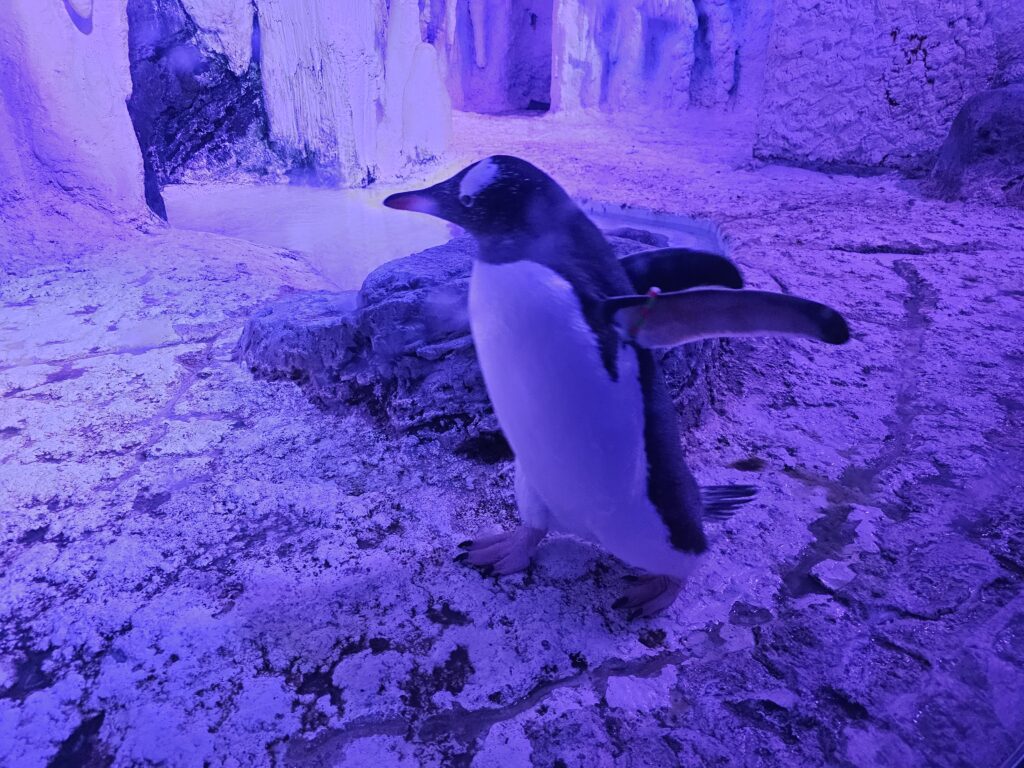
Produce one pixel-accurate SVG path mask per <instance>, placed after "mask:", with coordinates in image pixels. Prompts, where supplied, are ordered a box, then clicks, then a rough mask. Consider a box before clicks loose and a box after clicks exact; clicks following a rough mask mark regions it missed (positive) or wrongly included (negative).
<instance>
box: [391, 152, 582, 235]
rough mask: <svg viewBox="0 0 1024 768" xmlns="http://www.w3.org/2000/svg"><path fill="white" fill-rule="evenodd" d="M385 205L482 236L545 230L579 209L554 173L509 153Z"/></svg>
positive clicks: (401, 196)
mask: <svg viewBox="0 0 1024 768" xmlns="http://www.w3.org/2000/svg"><path fill="white" fill-rule="evenodd" d="M384 205H386V206H387V207H388V208H396V209H398V210H401V211H417V212H419V213H428V214H430V215H431V216H437V217H438V218H441V219H445V220H446V221H450V222H451V223H453V224H457V225H458V226H460V227H462V228H463V229H465V230H467V231H468V232H469V233H470V234H473V235H476V236H477V237H502V236H508V235H516V234H521V233H530V232H540V231H542V230H544V229H547V228H548V227H550V226H551V224H552V222H553V221H557V220H558V218H559V217H560V216H561V215H569V214H571V213H573V212H574V211H576V210H577V208H576V205H575V204H574V203H573V202H572V200H571V199H570V198H569V196H568V195H567V194H566V193H565V190H563V189H562V188H561V187H560V186H558V184H557V183H556V182H555V181H554V180H553V179H552V178H551V177H550V176H548V175H547V174H546V173H544V172H543V171H542V170H540V169H539V168H537V167H536V166H534V165H531V164H530V163H528V162H526V161H525V160H520V159H519V158H518V157H511V156H510V155H492V156H491V157H487V158H484V159H483V160H481V161H479V162H477V163H473V165H470V166H468V167H466V168H463V169H462V170H461V171H459V172H458V173H456V174H455V175H454V176H452V177H451V178H450V179H446V180H445V181H442V182H440V183H438V184H435V185H434V186H432V187H427V188H426V189H417V190H414V191H411V192H399V193H397V194H394V195H391V196H390V197H388V198H387V199H386V200H384Z"/></svg>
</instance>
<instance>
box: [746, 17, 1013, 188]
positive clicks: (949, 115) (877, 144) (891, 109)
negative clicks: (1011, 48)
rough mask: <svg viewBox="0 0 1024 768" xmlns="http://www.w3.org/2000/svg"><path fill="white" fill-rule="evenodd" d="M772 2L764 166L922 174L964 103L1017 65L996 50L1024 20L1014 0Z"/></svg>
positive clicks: (761, 121)
mask: <svg viewBox="0 0 1024 768" xmlns="http://www.w3.org/2000/svg"><path fill="white" fill-rule="evenodd" d="M773 5H774V11H773V13H774V18H773V21H772V26H771V31H770V36H769V44H768V56H767V62H766V68H765V81H764V92H763V97H762V100H761V103H760V107H759V109H758V129H757V141H756V147H755V153H756V154H757V155H758V156H759V157H762V158H764V159H769V160H782V161H789V162H796V163H800V164H810V165H821V166H840V167H842V166H866V167H873V166H888V167H896V168H902V169H908V170H916V169H923V168H925V167H928V166H929V164H930V163H931V161H932V160H933V158H934V154H935V152H936V150H937V149H938V147H939V145H940V144H941V143H942V140H943V138H944V137H945V135H946V132H947V131H948V129H949V126H950V124H951V123H952V121H953V118H954V117H955V116H956V114H957V111H958V110H959V109H960V107H962V106H963V104H964V103H965V102H966V101H967V99H968V98H970V97H971V96H972V95H973V94H975V93H977V92H979V91H982V90H985V89H986V88H988V87H989V86H990V85H991V84H992V83H993V82H994V81H996V80H997V79H998V78H999V73H1000V71H1002V72H1004V73H1005V75H1007V76H1012V74H1013V73H1014V72H1015V71H1016V69H1015V68H1016V67H1017V66H1018V65H1017V62H1018V61H1019V59H1018V58H1017V57H1016V56H1015V55H1012V54H1011V53H1009V52H1007V49H1006V48H1004V47H1003V45H1002V44H1003V43H1007V42H1008V40H1009V39H1010V38H1011V37H1012V35H1011V34H1009V32H1008V30H1010V29H1013V28H1015V27H1017V26H1019V21H1020V19H1024V10H1021V8H1020V6H1015V5H1011V4H1010V3H1005V2H995V3H991V4H986V3H983V2H980V1H979V0H940V1H939V2H935V0H886V2H880V3H848V2H842V1H841V0H825V1H824V2H823V1H822V0H775V2H774V4H773ZM995 18H998V19H1000V21H999V23H998V24H995V23H993V19H995ZM1014 19H1016V20H1017V21H1015V20H1014ZM997 29H998V30H999V32H998V33H997Z"/></svg>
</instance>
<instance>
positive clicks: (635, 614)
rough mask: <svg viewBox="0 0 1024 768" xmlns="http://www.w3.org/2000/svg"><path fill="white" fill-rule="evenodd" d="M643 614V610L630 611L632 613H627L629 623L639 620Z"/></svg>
mask: <svg viewBox="0 0 1024 768" xmlns="http://www.w3.org/2000/svg"><path fill="white" fill-rule="evenodd" d="M643 612H644V611H643V608H637V609H635V610H632V611H630V612H629V617H628V618H629V620H630V621H635V620H637V619H639V618H640V617H641V616H642V615H643Z"/></svg>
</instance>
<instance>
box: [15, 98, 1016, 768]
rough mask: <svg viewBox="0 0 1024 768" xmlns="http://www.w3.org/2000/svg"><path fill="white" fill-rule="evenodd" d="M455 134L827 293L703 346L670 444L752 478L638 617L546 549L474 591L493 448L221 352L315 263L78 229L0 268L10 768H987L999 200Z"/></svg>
mask: <svg viewBox="0 0 1024 768" xmlns="http://www.w3.org/2000/svg"><path fill="white" fill-rule="evenodd" d="M456 133H457V138H456V144H457V146H459V147H460V150H459V153H458V154H457V156H455V157H453V158H452V159H451V163H450V166H451V167H450V169H448V170H455V169H457V168H458V167H461V165H463V164H464V163H465V162H466V161H468V160H470V159H477V158H479V157H481V156H483V155H486V154H489V153H492V152H495V151H502V152H510V153H513V154H519V155H521V156H524V157H526V158H528V159H531V160H533V161H535V162H537V163H538V164H540V165H541V166H542V167H544V168H545V169H547V170H549V171H550V172H551V173H552V174H553V175H554V176H555V178H557V179H558V180H559V181H561V182H562V183H563V184H564V185H565V186H566V187H567V189H569V190H570V191H571V192H572V193H573V194H575V195H577V196H579V197H583V198H587V199H591V200H604V201H620V202H622V203H628V204H631V205H633V206H638V207H642V208H647V209H651V210H660V211H665V212H669V213H673V214H677V215H680V216H685V217H692V218H695V219H699V220H701V221H711V222H715V223H716V224H717V225H718V226H719V227H720V232H721V236H722V238H723V239H724V242H725V244H726V245H727V246H728V248H729V251H730V253H731V254H732V256H733V257H734V258H735V259H736V260H737V262H738V263H739V264H740V266H741V267H742V269H743V271H744V273H745V275H746V276H747V279H748V282H749V284H750V285H752V286H754V287H761V288H767V289H771V290H783V291H792V292H793V293H798V294H800V295H805V296H808V297H811V298H816V299H819V300H821V301H825V302H827V303H830V304H832V305H834V306H836V307H837V308H839V309H841V310H842V311H843V312H844V313H845V314H846V316H847V317H848V318H849V320H850V322H851V325H852V327H853V340H852V341H851V342H850V344H848V345H846V346H845V347H842V348H836V349H833V348H825V347H823V346H820V345H819V346H815V345H813V344H811V343H809V342H808V343H801V342H793V341H780V340H774V341H771V340H770V341H763V342H761V341H757V342H749V343H747V342H744V343H734V344H731V345H730V346H728V347H727V349H726V351H725V353H724V359H723V360H722V361H721V364H720V366H719V370H718V372H717V382H718V384H717V387H716V392H715V399H714V408H713V410H712V411H710V412H708V413H707V414H705V417H704V420H703V421H702V423H701V424H699V425H696V426H694V427H692V428H691V429H688V430H686V441H687V450H688V455H689V461H690V462H691V465H692V466H693V468H694V470H695V472H696V474H697V476H698V478H699V479H700V480H701V481H702V482H704V483H724V482H742V483H753V484H756V485H757V486H758V487H759V489H760V493H759V496H758V498H757V500H756V501H755V502H754V503H753V504H751V505H749V506H748V507H746V508H744V509H743V510H742V511H741V512H740V513H738V514H737V515H736V516H735V517H734V518H733V519H732V520H730V521H729V522H727V523H726V524H724V525H719V526H717V527H716V528H714V529H712V530H711V534H712V538H713V540H714V549H713V552H712V554H711V555H710V556H709V558H708V562H707V564H706V565H705V567H704V568H703V570H701V571H700V572H699V573H698V574H696V575H695V577H694V578H693V579H692V581H691V582H690V583H689V584H688V585H687V587H686V589H685V591H684V593H683V595H682V596H681V598H680V600H679V601H678V602H677V603H676V605H674V606H673V607H672V609H671V610H670V611H668V612H667V613H666V614H665V615H663V616H660V617H658V618H656V619H654V620H650V621H640V622H628V621H626V620H625V619H624V617H623V616H622V614H620V613H619V612H617V611H614V610H612V609H611V607H610V606H611V604H612V603H613V602H614V601H615V599H616V598H617V597H618V595H619V593H620V590H621V588H622V586H623V577H624V576H625V575H627V571H626V569H624V568H623V567H622V566H621V565H620V564H618V563H616V562H615V561H613V560H611V559H609V558H607V557H606V556H604V555H602V554H601V553H600V552H599V551H597V550H594V549H591V548H589V547H586V546H583V545H581V544H578V543H576V542H574V541H571V540H568V539H552V540H551V541H549V542H547V543H545V544H544V545H542V547H541V550H540V555H539V559H538V562H537V564H536V567H535V568H534V569H533V571H532V572H530V573H529V574H528V575H525V576H518V577H513V578H510V579H507V580H502V581H494V580H487V579H483V578H481V577H480V576H479V574H477V573H476V572H474V571H472V570H469V569H466V568H463V567H460V566H459V565H457V564H455V563H453V562H452V557H453V554H454V552H455V550H454V545H455V543H457V542H459V541H461V540H463V539H465V538H467V536H469V535H471V534H473V533H475V532H477V531H478V530H480V529H481V528H496V527H498V526H507V525H509V524H510V522H511V520H512V506H511V474H510V467H509V466H507V465H505V464H502V463H499V464H493V465H492V464H483V463H478V462H474V461H471V460H469V459H466V458H460V457H458V456H455V455H452V453H451V452H450V451H448V450H446V449H445V448H443V447H442V446H441V445H440V444H439V443H437V442H434V441H431V440H427V439H419V438H416V437H409V436H406V437H396V436H394V435H392V434H388V433H385V432H383V431H381V430H380V429H379V428H378V427H377V426H376V423H375V422H374V421H373V420H372V419H371V418H370V417H369V416H368V415H367V414H365V413H362V412H356V411H353V412H350V413H334V414H327V413H324V412H321V411H319V410H317V409H316V408H315V407H313V406H312V405H310V404H309V403H308V402H307V401H305V399H304V398H303V397H302V394H301V392H300V391H299V390H298V389H297V388H296V387H295V386H294V385H292V384H291V383H289V382H276V383H275V382H263V381H255V380H253V378H252V377H251V376H250V375H249V373H248V372H247V371H246V370H244V369H243V368H242V367H240V366H239V365H238V364H237V363H236V362H235V361H234V360H233V358H232V352H233V347H234V343H235V341H236V339H237V337H238V334H239V332H240V329H241V327H242V324H243V322H244V320H245V318H246V317H247V316H248V314H249V313H251V312H252V311H253V310H255V309H256V308H258V307H259V306H261V305H262V304H263V303H265V302H267V301H270V300H272V299H274V298H276V297H278V296H280V295H282V294H283V293H285V292H288V291H294V290H307V289H318V288H330V287H332V285H331V281H329V280H328V279H327V278H325V277H324V276H323V275H322V274H320V273H318V272H317V269H315V268H314V267H315V266H317V265H316V264H312V265H311V264H310V263H307V262H306V261H305V259H304V257H302V256H301V255H297V254H296V253H295V252H294V250H284V251H283V250H280V249H279V248H272V247H265V246H260V245H255V244H253V243H251V242H246V241H244V240H241V239H236V238H224V237H219V236H216V235H210V234H206V233H201V232H190V231H181V230H174V229H168V228H157V229H154V230H153V231H151V232H140V231H137V230H134V229H128V228H125V229H124V230H122V231H118V232H116V233H115V234H114V235H111V236H104V238H103V239H102V240H99V239H96V240H95V241H94V242H93V243H91V244H89V245H86V246H80V245H72V244H73V243H82V242H87V241H88V238H87V237H86V234H87V233H82V232H76V233H69V235H68V240H67V243H68V245H67V246H66V247H65V249H64V252H63V253H59V255H58V256H55V257H54V258H53V259H52V260H50V261H46V262H44V263H36V264H32V263H31V262H30V261H28V260H25V259H22V260H20V261H19V262H18V265H17V269H16V270H13V271H12V272H11V273H10V274H9V275H8V277H7V279H6V281H5V282H4V283H3V284H2V286H0V392H2V393H3V400H2V401H0V462H2V463H0V508H2V509H3V510H4V514H3V515H0V541H2V542H3V544H2V549H0V626H2V627H3V630H2V632H0V765H4V766H7V765H10V766H18V768H22V767H25V768H28V767H31V766H45V765H107V764H111V765H115V766H134V765H169V766H178V765H182V766H186V765H201V764H204V763H209V764H212V765H245V766H256V765H294V766H328V765H344V766H364V765H368V764H372V765H377V766H382V767H383V766H417V765H426V766H441V765H445V766H447V765H472V766H477V767H478V768H485V767H486V766H502V767H503V768H504V767H508V766H554V765H563V766H568V767H572V768H576V767H577V766H587V767H588V768H591V767H592V766H651V767H653V766H666V765H677V764H680V765H721V766H728V765H761V766H780V767H781V766H787V767H788V766H792V765H830V766H833V765H846V766H871V765H881V766H961V765H978V766H994V767H996V768H1001V766H1002V764H1003V761H1004V760H1006V759H1007V758H1008V756H1009V755H1010V754H1011V752H1012V751H1013V750H1014V748H1015V746H1016V745H1017V743H1018V741H1019V740H1020V737H1021V735H1022V733H1024V596H1022V585H1024V559H1022V557H1024V556H1022V552H1024V522H1022V519H1024V518H1022V511H1024V510H1022V502H1021V471H1020V470H1021V465H1022V464H1021V459H1022V455H1024V423H1022V421H1024V397H1022V395H1021V385H1020V382H1021V381H1022V380H1024V356H1022V354H1021V345H1020V338H1021V332H1022V326H1024V319H1022V318H1024V312H1022V306H1021V305H1022V299H1024V283H1022V279H1021V275H1022V274H1024V253H1022V248H1021V243H1022V241H1024V216H1022V214H1021V213H1020V212H1019V211H1016V212H1015V211H1012V210H1008V209H995V208H990V207H985V206H977V205H971V204H964V203H955V204H950V203H944V202H938V201H934V200H929V199H926V198H924V197H922V195H921V194H920V192H919V188H918V184H917V182H914V181H908V180H904V179H901V178H899V177H895V176H882V177H874V178H854V177H845V176H829V175H825V174H820V173H815V172H811V171H803V170H797V169H790V168H780V167H772V166H766V167H762V166H759V165H756V164H754V163H752V162H751V161H750V160H749V141H748V140H749V135H748V133H747V132H746V129H745V128H744V127H743V126H742V125H740V126H738V127H735V126H731V125H729V124H725V125H722V126H718V127H715V128H714V130H711V129H710V128H709V127H708V126H706V125H702V126H701V127H700V129H699V130H697V129H694V130H692V131H689V132H683V131H682V129H679V128H676V129H674V130H673V131H672V132H671V133H667V132H665V133H663V132H658V131H656V130H655V129H653V128H651V127H645V126H635V125H634V126H630V125H623V126H615V125H610V124H607V123H604V124H597V123H594V124H592V125H589V124H584V125H579V126H573V128H572V130H569V129H568V128H567V127H566V125H565V124H564V123H562V122H560V121H559V120H557V119H548V118H544V119H532V120H530V121H526V120H521V119H517V118H508V119H502V120H495V119H493V118H492V119H482V118H477V117H472V116H459V118H458V120H457V122H456ZM197 199H198V198H197ZM173 205H174V203H173V202H172V208H173ZM396 226H397V225H396ZM5 234H6V235H7V236H8V237H10V238H15V239H16V238H17V237H18V235H19V233H18V232H13V233H5ZM419 236H420V235H419V234H417V235H416V237H419ZM274 244H275V245H277V246H280V243H278V242H276V241H274ZM21 245H22V246H23V249H24V250H26V251H31V250H32V249H33V248H34V247H36V246H35V245H34V244H32V243H22V244H21ZM39 247H40V248H41V247H42V246H41V245H40V246H39ZM47 247H48V248H49V250H51V251H55V252H59V251H60V250H61V249H60V248H59V247H56V246H54V245H53V244H50V246H47ZM286 247H288V248H294V246H291V245H287V246H286ZM345 279H349V278H345ZM338 280H339V281H340V278H338Z"/></svg>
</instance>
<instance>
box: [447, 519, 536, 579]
mask: <svg viewBox="0 0 1024 768" xmlns="http://www.w3.org/2000/svg"><path fill="white" fill-rule="evenodd" d="M545 533H547V531H544V530H541V529H540V528H531V527H529V526H526V525H520V526H519V527H517V528H516V529H515V530H512V531H504V532H502V533H497V534H494V535H493V536H483V537H481V538H479V539H471V540H469V541H464V542H462V543H461V544H459V548H460V549H462V550H464V551H463V552H462V553H460V554H459V555H457V556H456V557H455V562H457V563H466V564H467V565H472V566H474V567H475V568H478V569H479V570H480V571H481V572H482V573H483V574H484V575H485V576H507V575H509V574H511V573H516V572H517V571H524V570H526V568H527V566H529V565H530V561H531V560H532V559H533V553H534V552H536V551H537V545H538V544H540V541H541V539H543V538H544V534H545Z"/></svg>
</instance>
